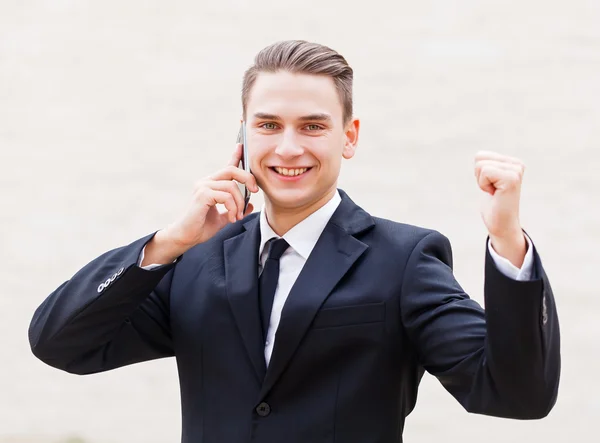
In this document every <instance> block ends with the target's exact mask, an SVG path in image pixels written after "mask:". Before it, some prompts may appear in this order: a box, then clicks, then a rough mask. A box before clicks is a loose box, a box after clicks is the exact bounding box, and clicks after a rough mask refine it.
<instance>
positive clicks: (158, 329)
mask: <svg viewBox="0 0 600 443" xmlns="http://www.w3.org/2000/svg"><path fill="white" fill-rule="evenodd" d="M153 235H154V234H152V235H149V236H146V237H144V238H141V239H139V240H137V241H135V242H133V243H131V244H130V245H128V246H124V247H121V248H118V249H114V250H112V251H109V252H107V253H105V254H103V255H101V256H100V257H98V258H96V259H95V260H93V261H92V262H90V263H89V264H87V265H86V266H85V267H84V268H83V269H81V270H80V271H78V272H77V273H76V274H75V275H74V276H73V277H72V278H71V279H70V280H68V281H66V282H65V283H63V284H62V285H61V286H60V287H58V288H57V289H56V290H55V291H54V292H52V293H51V294H50V295H49V296H48V297H47V298H46V299H45V300H44V302H43V303H42V304H41V305H40V306H39V307H38V308H37V310H36V311H35V313H34V315H33V319H32V320H31V324H30V326H29V342H30V345H31V350H32V352H33V353H34V355H35V356H36V357H38V358H39V359H40V360H42V361H43V362H45V363H47V364H48V365H50V366H53V367H55V368H58V369H61V370H64V371H67V372H71V373H75V374H91V373H95V372H101V371H107V370H110V369H114V368H117V367H120V366H125V365H130V364H133V363H138V362H141V361H146V360H152V359H157V358H163V357H169V356H173V345H172V341H171V328H170V324H169V292H170V287H171V280H172V278H173V272H174V269H175V266H176V263H173V264H170V265H166V266H162V267H160V268H157V269H154V270H144V269H142V268H140V267H139V266H138V258H139V255H140V252H141V251H142V249H143V247H144V246H145V245H146V243H148V242H149V241H150V240H151V239H152V237H153ZM178 260H179V259H178Z"/></svg>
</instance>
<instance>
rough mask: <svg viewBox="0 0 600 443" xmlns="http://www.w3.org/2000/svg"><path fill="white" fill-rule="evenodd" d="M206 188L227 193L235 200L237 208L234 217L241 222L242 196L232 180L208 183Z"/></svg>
mask: <svg viewBox="0 0 600 443" xmlns="http://www.w3.org/2000/svg"><path fill="white" fill-rule="evenodd" d="M206 186H207V187H208V188H210V189H214V190H216V191H224V192H229V193H230V194H231V195H232V196H233V198H234V199H235V204H236V206H237V207H238V208H239V209H238V212H237V214H236V217H237V218H238V219H239V220H241V219H242V218H243V214H242V209H243V207H244V196H243V195H242V192H241V191H240V188H239V187H238V184H237V183H236V182H234V181H232V180H218V181H209V182H207V183H206Z"/></svg>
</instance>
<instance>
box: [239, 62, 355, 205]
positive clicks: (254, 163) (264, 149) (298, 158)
mask: <svg viewBox="0 0 600 443" xmlns="http://www.w3.org/2000/svg"><path fill="white" fill-rule="evenodd" d="M246 116H247V117H246V124H247V143H248V152H249V157H250V169H251V170H252V173H253V174H254V176H255V177H256V180H257V183H258V185H259V186H260V187H261V189H262V190H263V192H264V193H265V199H266V200H267V202H269V203H270V204H271V205H273V206H274V207H276V208H278V209H283V210H294V209H301V208H306V207H309V206H311V205H313V204H316V203H317V202H319V201H322V200H323V199H324V198H326V197H327V196H328V195H331V194H332V193H333V192H335V189H336V186H337V179H338V176H339V173H340V166H341V161H342V157H344V158H347V159H348V158H351V157H352V156H353V155H354V151H355V146H356V142H357V141H358V129H359V123H358V120H352V121H351V122H349V123H347V124H346V125H345V126H344V122H343V108H342V103H341V100H340V97H339V95H338V92H337V90H336V87H335V84H334V82H333V79H331V78H330V77H326V76H316V75H306V74H291V73H289V72H285V71H280V72H277V73H265V72H263V73H260V74H259V75H258V78H257V79H256V81H255V83H254V85H253V87H252V90H251V91H250V95H249V98H248V104H247V109H246Z"/></svg>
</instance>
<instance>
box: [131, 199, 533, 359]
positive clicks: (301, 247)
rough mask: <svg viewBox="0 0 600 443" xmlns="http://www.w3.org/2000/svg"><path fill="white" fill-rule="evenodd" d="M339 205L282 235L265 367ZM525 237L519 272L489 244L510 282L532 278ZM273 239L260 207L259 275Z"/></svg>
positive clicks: (335, 202)
mask: <svg viewBox="0 0 600 443" xmlns="http://www.w3.org/2000/svg"><path fill="white" fill-rule="evenodd" d="M341 202H342V198H341V197H340V194H339V192H336V193H335V195H334V196H333V198H332V199H331V200H329V201H328V202H327V203H326V204H325V205H323V206H322V207H321V208H320V209H318V210H317V211H315V212H313V213H312V214H311V215H309V216H308V217H306V218H305V219H304V220H302V221H301V222H300V223H298V224H297V225H296V226H294V227H293V228H292V229H290V230H289V231H288V232H286V233H285V234H284V235H283V239H284V240H285V241H287V242H288V244H289V245H290V247H289V248H288V249H287V250H286V251H285V252H284V253H283V255H282V256H281V259H280V260H279V281H278V283H277V289H276V290H275V298H274V300H273V308H272V311H271V320H270V322H269V329H268V332H267V340H266V342H265V361H266V363H267V366H268V365H269V361H270V360H271V354H272V352H273V345H274V342H275V333H276V332H277V328H278V327H279V320H280V319H281V311H282V310H283V306H284V305H285V301H286V300H287V297H288V295H289V293H290V291H291V289H292V286H293V285H294V283H295V282H296V279H297V278H298V276H299V275H300V271H302V268H303V267H304V264H305V263H306V260H308V257H309V256H310V253H311V252H312V250H313V248H314V247H315V245H316V244H317V241H318V240H319V237H320V236H321V234H322V233H323V230H324V229H325V226H326V225H327V223H328V222H329V219H330V218H331V216H332V215H333V213H334V212H335V210H336V209H337V207H338V206H339V204H340V203H341ZM525 237H526V239H527V246H528V248H527V254H526V255H525V260H524V261H523V266H521V269H519V268H517V267H516V266H515V265H513V264H512V263H511V262H510V261H509V260H508V259H506V258H504V257H501V256H500V255H498V253H497V252H496V251H494V248H492V246H491V244H490V243H488V249H489V251H490V254H491V256H492V258H493V260H494V263H495V264H496V266H497V267H498V270H500V272H502V273H503V274H504V275H506V276H507V277H509V278H512V279H513V280H520V281H523V280H529V279H531V271H532V269H533V251H532V249H533V248H532V245H531V240H530V239H529V237H527V236H525ZM272 238H279V236H278V235H277V234H276V233H275V232H274V231H273V229H272V228H271V226H270V225H269V222H268V221H267V216H266V213H265V210H264V207H263V210H262V211H261V213H260V246H259V249H258V261H259V272H260V271H261V270H262V267H263V266H264V263H265V261H266V260H267V257H268V248H265V245H266V243H267V242H268V241H269V240H271V239H272ZM143 260H144V250H142V253H141V255H140V260H139V263H140V264H141V263H142V261H143ZM157 266H161V265H155V264H150V265H147V266H144V267H143V269H153V268H155V267H157ZM257 303H258V301H257Z"/></svg>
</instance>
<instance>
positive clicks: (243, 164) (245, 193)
mask: <svg viewBox="0 0 600 443" xmlns="http://www.w3.org/2000/svg"><path fill="white" fill-rule="evenodd" d="M237 142H238V143H241V144H242V158H241V159H240V163H239V165H238V168H240V169H243V170H244V171H247V172H250V161H249V160H248V143H247V138H246V122H244V121H243V122H242V124H241V126H240V132H239V133H238V138H237ZM238 187H239V188H240V192H241V193H242V197H244V214H245V213H246V209H247V208H248V202H249V201H250V191H249V190H248V187H247V186H246V185H245V184H243V183H238Z"/></svg>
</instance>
